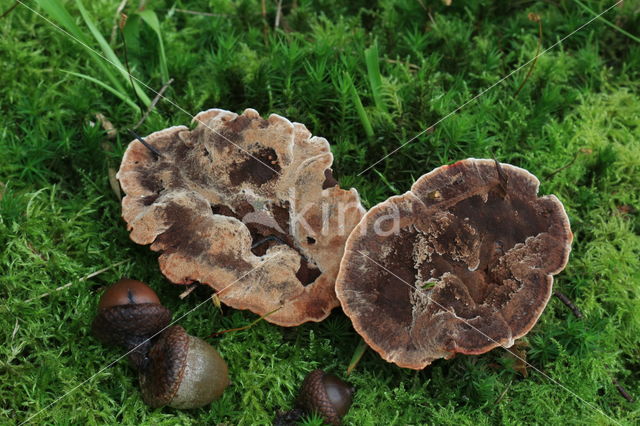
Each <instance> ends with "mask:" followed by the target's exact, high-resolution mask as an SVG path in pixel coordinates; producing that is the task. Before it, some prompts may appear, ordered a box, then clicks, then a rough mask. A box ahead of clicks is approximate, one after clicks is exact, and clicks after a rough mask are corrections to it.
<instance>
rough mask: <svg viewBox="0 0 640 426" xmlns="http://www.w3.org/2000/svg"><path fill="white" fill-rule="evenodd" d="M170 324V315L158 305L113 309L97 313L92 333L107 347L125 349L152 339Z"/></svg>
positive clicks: (137, 305)
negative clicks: (122, 346) (145, 339)
mask: <svg viewBox="0 0 640 426" xmlns="http://www.w3.org/2000/svg"><path fill="white" fill-rule="evenodd" d="M169 322H171V311H170V310H169V309H167V308H165V307H164V306H162V305H160V304H157V303H142V304H135V305H120V306H112V307H110V308H108V309H105V310H102V311H100V312H98V315H96V317H95V319H94V320H93V324H92V325H91V331H92V332H93V335H94V336H95V337H96V338H97V339H98V340H100V341H101V342H102V343H104V344H106V345H124V346H127V347H129V343H131V342H137V341H139V340H140V339H139V338H140V337H144V338H146V337H151V336H153V335H154V334H155V333H157V332H159V331H160V330H162V329H163V328H164V327H166V326H167V325H168V324H169Z"/></svg>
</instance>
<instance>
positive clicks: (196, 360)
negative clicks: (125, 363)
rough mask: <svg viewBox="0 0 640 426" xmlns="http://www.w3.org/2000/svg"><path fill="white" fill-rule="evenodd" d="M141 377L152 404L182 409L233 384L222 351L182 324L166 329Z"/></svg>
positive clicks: (206, 400)
mask: <svg viewBox="0 0 640 426" xmlns="http://www.w3.org/2000/svg"><path fill="white" fill-rule="evenodd" d="M139 379H140V388H141V389H142V397H143V399H144V401H145V402H146V403H147V404H148V405H150V406H152V407H162V406H164V405H168V406H170V407H173V408H181V409H188V408H198V407H202V406H204V405H207V404H209V403H210V402H212V401H213V400H215V399H218V398H220V396H221V395H222V392H223V391H224V390H225V388H226V387H227V386H228V385H229V376H228V370H227V364H226V363H225V362H224V360H223V359H222V357H221V356H220V354H218V352H217V351H216V350H215V349H214V348H213V347H212V346H211V345H209V344H208V343H206V342H205V341H203V340H202V339H199V338H197V337H194V336H190V335H188V334H187V333H186V331H185V330H184V328H182V327H180V326H179V325H175V326H172V327H170V328H168V329H167V330H165V331H163V332H162V334H161V335H160V338H159V339H158V341H157V342H156V343H154V345H153V346H152V347H151V349H150V350H149V354H148V362H147V363H146V366H145V368H143V369H141V370H140V372H139Z"/></svg>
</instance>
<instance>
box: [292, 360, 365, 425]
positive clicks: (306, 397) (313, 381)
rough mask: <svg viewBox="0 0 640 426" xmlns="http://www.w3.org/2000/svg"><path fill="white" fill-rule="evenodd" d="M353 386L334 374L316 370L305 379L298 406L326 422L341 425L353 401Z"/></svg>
mask: <svg viewBox="0 0 640 426" xmlns="http://www.w3.org/2000/svg"><path fill="white" fill-rule="evenodd" d="M354 392H355V389H354V388H353V386H351V385H349V384H348V383H346V382H344V381H342V380H341V379H340V378H338V377H337V376H334V375H333V374H327V373H325V372H324V371H322V370H314V371H312V372H311V373H309V375H307V377H306V378H305V379H304V382H303V383H302V387H301V389H300V395H299V396H298V401H297V402H298V405H299V406H300V407H301V408H303V409H304V410H305V411H306V412H307V413H309V414H311V413H317V414H318V415H320V416H321V417H322V418H323V419H324V420H325V422H327V423H329V424H332V425H339V424H340V422H341V420H342V417H344V415H345V414H347V411H349V407H351V403H352V401H353V393H354Z"/></svg>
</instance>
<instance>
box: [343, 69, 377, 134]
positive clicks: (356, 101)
mask: <svg viewBox="0 0 640 426" xmlns="http://www.w3.org/2000/svg"><path fill="white" fill-rule="evenodd" d="M344 78H345V80H346V82H347V84H348V86H349V91H350V92H351V100H352V101H353V105H354V106H355V107H356V112H357V113H358V117H360V122H361V123H362V127H364V132H365V133H366V135H367V138H369V139H373V137H374V133H373V127H372V126H371V120H369V116H368V115H367V111H365V109H364V106H363V105H362V101H361V100H360V96H359V95H358V91H357V90H356V86H355V85H354V84H353V80H352V79H351V76H350V75H349V73H348V72H345V73H344Z"/></svg>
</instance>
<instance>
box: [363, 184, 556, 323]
mask: <svg viewBox="0 0 640 426" xmlns="http://www.w3.org/2000/svg"><path fill="white" fill-rule="evenodd" d="M498 189H499V188H498ZM547 219H548V218H547V215H546V214H545V212H540V211H536V209H535V207H534V206H532V205H531V204H530V203H529V202H528V201H527V200H526V199H520V198H516V197H514V196H513V195H511V196H507V197H505V194H504V192H503V191H499V190H490V191H488V193H487V194H485V195H484V197H483V195H482V194H480V195H473V196H471V197H468V198H466V199H463V200H461V201H460V202H458V203H456V204H455V205H453V206H451V207H450V208H448V210H447V211H438V210H436V211H432V212H430V213H429V214H426V215H425V216H424V218H422V219H420V220H417V221H416V222H414V224H413V226H409V227H406V228H403V229H402V230H401V231H400V232H399V233H398V234H397V235H393V236H389V237H385V239H384V240H383V241H382V244H384V245H385V246H386V247H389V248H391V250H392V251H390V253H391V254H389V255H387V256H386V257H384V258H381V259H375V260H376V262H379V263H380V264H381V265H382V266H384V268H374V269H371V272H370V273H371V274H375V276H374V277H364V278H363V280H365V281H367V282H370V283H374V284H372V285H374V286H375V287H376V288H375V294H376V295H377V297H378V299H379V300H380V302H381V303H379V304H378V306H380V307H381V309H382V310H383V311H384V312H383V313H381V312H377V313H375V315H381V314H384V315H387V316H389V317H391V318H393V319H394V321H396V322H397V323H398V324H410V323H411V321H412V312H413V310H414V309H413V308H414V304H415V301H414V300H413V297H412V295H413V294H414V293H416V292H418V291H420V292H426V293H427V294H430V293H431V292H432V291H433V288H434V286H435V285H436V283H437V282H439V281H440V280H441V279H442V277H443V275H444V274H445V273H450V274H452V275H454V276H455V277H457V278H458V279H460V281H461V282H462V283H463V284H464V286H465V287H466V288H467V291H468V292H469V296H470V297H471V299H472V300H473V301H474V302H475V304H476V305H484V306H489V307H490V308H491V309H492V310H493V311H497V310H500V309H501V308H502V307H503V306H504V305H505V304H506V303H507V302H508V301H509V300H510V298H511V296H512V294H513V293H514V292H515V291H517V290H518V289H519V287H518V285H519V284H518V283H517V280H514V279H512V277H511V276H510V275H509V276H503V275H504V274H503V272H504V271H503V269H502V268H498V267H497V266H498V263H499V260H500V258H501V257H502V256H503V255H504V254H505V253H506V252H507V251H509V250H510V249H512V248H513V247H514V246H515V245H516V244H519V243H524V242H525V240H526V239H527V238H528V237H534V236H536V235H538V234H539V233H542V232H545V231H546V230H547V228H548V226H549V224H548V222H547ZM380 243H381V242H380V241H379V240H375V239H374V240H371V247H368V246H367V247H364V249H365V251H367V252H369V253H375V252H377V251H378V250H377V248H376V246H377V245H379V244H380ZM418 287H421V288H420V289H418ZM454 290H455V289H452V288H449V287H447V286H445V287H441V288H438V290H437V297H434V298H435V300H436V301H438V304H439V305H440V306H438V305H436V306H435V307H433V309H435V310H442V309H443V308H447V309H448V308H450V307H451V308H453V309H454V310H455V312H456V314H457V315H459V316H461V317H467V318H468V319H469V318H472V317H474V316H475V315H476V313H475V309H474V308H473V307H471V306H466V305H464V304H463V303H461V304H460V306H457V305H458V303H457V301H458V299H459V298H458V297H457V296H456V295H455V294H453V293H452V292H454ZM434 296H435V295H434ZM453 305H456V306H453Z"/></svg>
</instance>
